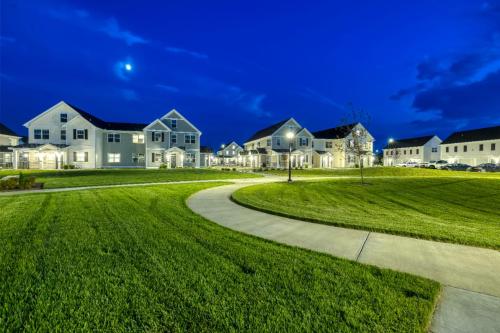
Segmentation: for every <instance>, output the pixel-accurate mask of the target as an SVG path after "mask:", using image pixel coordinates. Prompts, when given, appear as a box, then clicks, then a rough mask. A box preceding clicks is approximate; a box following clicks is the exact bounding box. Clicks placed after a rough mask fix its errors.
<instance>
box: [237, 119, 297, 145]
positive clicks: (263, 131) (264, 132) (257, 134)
mask: <svg viewBox="0 0 500 333" xmlns="http://www.w3.org/2000/svg"><path fill="white" fill-rule="evenodd" d="M289 120H293V118H288V119H285V120H282V121H280V122H279V123H276V124H274V125H271V126H269V127H266V128H263V129H261V130H259V131H257V132H255V133H254V134H253V135H252V136H251V137H250V139H248V140H247V141H246V142H249V141H254V140H258V139H261V138H264V137H266V136H269V135H272V134H273V133H274V132H276V131H277V130H278V129H279V128H280V127H281V126H283V125H284V124H286V122H287V121H289Z"/></svg>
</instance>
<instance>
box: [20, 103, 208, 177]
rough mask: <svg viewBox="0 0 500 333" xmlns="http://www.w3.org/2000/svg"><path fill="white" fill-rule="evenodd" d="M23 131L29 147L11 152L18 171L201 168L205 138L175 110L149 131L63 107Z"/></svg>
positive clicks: (143, 126)
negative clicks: (163, 165)
mask: <svg viewBox="0 0 500 333" xmlns="http://www.w3.org/2000/svg"><path fill="white" fill-rule="evenodd" d="M24 126H25V127H27V128H28V143H25V144H21V145H15V146H12V147H11V150H12V151H13V166H14V168H37V169H60V168H62V167H63V166H64V165H66V164H70V165H74V166H76V167H78V168H116V167H120V168H144V167H158V166H160V165H161V164H166V165H167V166H168V167H184V166H193V167H197V166H199V137H200V135H201V132H199V131H198V130H197V129H196V128H195V127H194V126H193V125H191V124H190V123H189V122H188V121H187V120H186V119H185V118H184V117H183V116H182V115H180V113H179V112H177V111H175V110H172V111H170V112H169V113H167V114H166V115H165V116H163V117H162V118H161V119H157V120H155V121H153V122H152V123H151V124H149V125H148V124H142V123H120V122H108V121H104V120H102V119H99V118H98V117H96V116H94V115H92V114H90V113H88V112H86V111H84V110H82V109H80V108H77V107H75V106H73V105H70V104H68V103H65V102H63V101H61V102H59V103H58V104H56V105H54V106H53V107H51V108H49V109H48V110H46V111H45V112H43V113H41V114H39V115H38V116H36V117H35V118H33V119H31V120H30V121H28V122H26V123H25V124H24ZM156 127H160V128H159V129H158V130H155V128H156ZM172 138H176V139H175V140H173V139H172ZM177 138H178V140H179V141H177ZM181 142H185V143H184V144H181ZM155 154H156V155H155ZM173 155H175V157H172V156H173Z"/></svg>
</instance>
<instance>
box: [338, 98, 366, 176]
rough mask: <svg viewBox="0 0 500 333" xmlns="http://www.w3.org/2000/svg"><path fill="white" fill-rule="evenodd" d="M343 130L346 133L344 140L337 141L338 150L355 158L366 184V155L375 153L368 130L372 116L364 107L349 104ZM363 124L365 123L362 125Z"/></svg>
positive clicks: (342, 120) (349, 157)
mask: <svg viewBox="0 0 500 333" xmlns="http://www.w3.org/2000/svg"><path fill="white" fill-rule="evenodd" d="M341 123H342V124H343V125H342V126H341V128H342V132H343V133H344V134H346V136H345V138H344V140H341V141H340V142H338V143H337V150H338V151H340V152H343V153H345V154H346V155H347V158H348V159H349V160H350V159H351V158H353V159H354V162H355V164H356V165H357V166H358V167H359V172H360V177H361V184H363V185H364V184H365V182H364V175H363V168H364V160H365V157H371V156H372V155H373V152H372V147H371V135H370V133H368V131H367V130H366V127H365V126H367V125H368V124H369V123H370V116H369V115H368V113H367V112H365V111H364V110H363V109H358V108H355V107H354V106H353V105H352V103H349V104H348V105H347V114H346V115H345V116H344V117H343V118H342V119H341ZM361 124H363V125H361Z"/></svg>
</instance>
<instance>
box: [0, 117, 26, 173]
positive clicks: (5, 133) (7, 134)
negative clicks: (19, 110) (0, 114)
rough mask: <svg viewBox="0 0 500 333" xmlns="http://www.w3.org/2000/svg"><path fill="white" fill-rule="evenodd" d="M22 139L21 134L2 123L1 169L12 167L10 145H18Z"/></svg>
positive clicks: (0, 125)
mask: <svg viewBox="0 0 500 333" xmlns="http://www.w3.org/2000/svg"><path fill="white" fill-rule="evenodd" d="M20 140H21V137H20V136H18V135H17V134H16V133H15V132H14V131H12V130H11V129H10V128H8V127H7V126H5V125H4V124H2V123H0V169H5V168H12V150H10V149H9V147H12V146H17V145H18V144H19V141H20Z"/></svg>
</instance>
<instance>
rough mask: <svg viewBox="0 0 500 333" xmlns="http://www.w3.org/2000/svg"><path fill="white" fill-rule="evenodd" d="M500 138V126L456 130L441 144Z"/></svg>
mask: <svg viewBox="0 0 500 333" xmlns="http://www.w3.org/2000/svg"><path fill="white" fill-rule="evenodd" d="M495 139H500V126H494V127H486V128H478V129H473V130H468V131H460V132H454V133H452V134H451V135H450V136H449V137H447V138H446V139H445V140H444V141H443V142H441V144H447V143H460V142H470V141H483V140H495Z"/></svg>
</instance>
